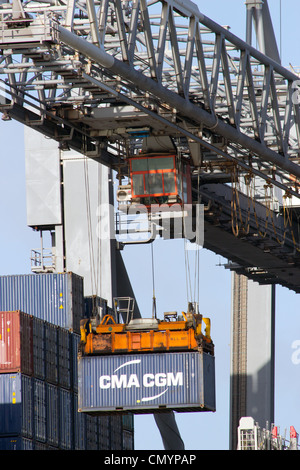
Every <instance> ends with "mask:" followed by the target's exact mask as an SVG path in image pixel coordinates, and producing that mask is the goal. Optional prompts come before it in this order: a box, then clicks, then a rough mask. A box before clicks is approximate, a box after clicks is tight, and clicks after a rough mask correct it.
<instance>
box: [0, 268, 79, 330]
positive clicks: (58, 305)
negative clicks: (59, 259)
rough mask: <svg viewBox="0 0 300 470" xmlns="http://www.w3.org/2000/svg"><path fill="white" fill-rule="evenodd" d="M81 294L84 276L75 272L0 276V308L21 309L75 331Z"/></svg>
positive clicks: (3, 309) (1, 309) (6, 309)
mask: <svg viewBox="0 0 300 470" xmlns="http://www.w3.org/2000/svg"><path fill="white" fill-rule="evenodd" d="M83 298H84V297H83V278H82V277H81V276H78V275H76V274H74V273H48V274H20V275H10V276H0V311H13V310H21V311H23V312H25V313H28V314H30V315H33V316H35V317H37V318H40V319H42V320H45V321H48V322H49V323H53V324H55V325H57V326H60V327H62V328H66V329H68V330H72V331H75V332H77V333H79V332H80V319H81V318H82V317H83V315H84V301H83Z"/></svg>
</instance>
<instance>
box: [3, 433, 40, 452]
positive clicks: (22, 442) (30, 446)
mask: <svg viewBox="0 0 300 470" xmlns="http://www.w3.org/2000/svg"><path fill="white" fill-rule="evenodd" d="M0 450H34V441H33V440H32V439H27V438H25V437H14V436H12V437H1V436H0Z"/></svg>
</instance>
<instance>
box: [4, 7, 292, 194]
mask: <svg viewBox="0 0 300 470" xmlns="http://www.w3.org/2000/svg"><path fill="white" fill-rule="evenodd" d="M0 23H1V29H0V49H2V55H1V56H0V80H1V82H0V85H1V94H2V98H1V100H2V105H1V111H2V112H3V113H4V117H7V116H10V117H13V118H15V119H18V120H20V121H21V122H23V123H24V124H26V125H30V126H33V127H35V128H36V129H37V130H39V131H40V132H43V133H44V134H45V135H48V136H51V137H52V138H55V139H56V140H58V141H59V142H60V143H61V145H62V146H63V145H67V144H68V145H69V146H70V147H73V148H75V149H76V150H78V151H80V152H83V153H85V154H87V155H91V156H94V157H97V156H100V154H101V156H102V159H103V160H106V162H107V163H108V164H109V165H112V166H113V165H114V164H116V162H117V160H118V159H117V158H115V155H116V152H114V151H113V150H112V151H110V149H111V145H112V144H114V143H115V142H119V143H120V148H119V150H118V158H119V157H120V156H121V158H122V156H123V155H125V152H126V148H127V150H128V145H131V147H130V148H131V149H132V146H133V147H134V146H136V145H137V143H138V139H137V137H138V136H139V135H141V133H143V132H144V133H150V134H151V135H157V136H159V135H170V136H171V137H172V138H173V139H174V141H176V143H177V145H178V146H179V147H180V148H181V149H183V151H186V152H187V153H188V154H189V155H191V157H192V162H193V164H194V168H199V167H201V168H202V169H203V168H205V171H211V170H212V169H213V170H214V171H216V169H219V170H220V169H221V171H223V169H224V166H222V165H223V164H224V162H226V161H227V162H228V161H231V162H234V163H235V164H238V165H239V167H240V170H241V171H245V172H249V171H254V172H255V174H256V175H260V176H262V177H263V178H268V179H270V180H271V181H272V182H273V183H274V184H276V185H279V186H280V187H281V188H283V189H285V190H287V189H289V190H290V191H291V192H292V193H293V194H296V192H297V191H294V189H295V187H292V186H291V185H290V176H291V175H293V176H294V177H296V178H299V177H300V167H299V165H298V159H299V148H300V147H299V136H300V132H299V130H300V128H299V125H300V118H299V116H300V115H299V104H298V94H297V84H298V83H297V80H298V77H297V75H295V74H294V73H292V72H291V71H288V70H287V69H285V68H283V67H282V66H281V65H279V64H277V63H276V62H274V61H272V60H271V59H269V58H268V57H266V56H264V55H262V54H261V53H259V52H258V51H256V50H255V49H254V48H252V47H250V46H249V45H247V44H246V43H245V42H243V41H242V40H241V39H239V38H237V37H236V36H234V35H233V34H231V33H230V32H229V30H228V29H226V28H223V27H221V26H219V25H217V24H216V23H214V22H213V21H212V20H210V19H209V18H207V17H205V16H204V15H202V14H201V13H200V12H199V10H198V7H197V6H196V5H195V4H193V3H192V2H190V1H187V0H185V1H183V0H151V1H147V0H132V1H127V0H126V1H125V0H99V1H95V0H82V1H75V0H49V1H46V0H42V1H40V2H35V1H27V2H23V3H22V4H21V2H20V0H13V2H12V3H2V4H1V5H0ZM128 143H129V144H128ZM199 144H200V145H199Z"/></svg>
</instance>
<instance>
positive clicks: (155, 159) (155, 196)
mask: <svg viewBox="0 0 300 470" xmlns="http://www.w3.org/2000/svg"><path fill="white" fill-rule="evenodd" d="M129 164H130V179H131V201H132V202H133V203H134V202H137V203H140V204H144V205H145V206H147V207H149V206H150V205H151V204H168V205H171V204H174V203H179V204H181V205H183V204H191V202H192V197H191V176H190V166H189V163H188V162H187V161H185V160H184V159H179V158H178V156H176V155H162V156H159V155H155V156H149V155H146V156H145V155H143V156H138V157H131V158H130V160H129Z"/></svg>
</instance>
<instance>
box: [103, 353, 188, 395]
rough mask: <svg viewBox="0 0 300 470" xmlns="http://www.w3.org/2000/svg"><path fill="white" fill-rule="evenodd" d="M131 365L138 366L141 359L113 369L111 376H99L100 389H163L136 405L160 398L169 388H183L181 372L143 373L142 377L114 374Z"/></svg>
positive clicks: (133, 374) (132, 374)
mask: <svg viewBox="0 0 300 470" xmlns="http://www.w3.org/2000/svg"><path fill="white" fill-rule="evenodd" d="M133 364H136V365H140V364H141V359H135V360H132V361H127V362H125V363H124V364H122V365H121V366H120V367H118V368H117V369H115V370H114V374H112V375H101V376H100V378H99V387H100V389H101V390H108V389H122V388H123V389H130V388H132V387H136V388H143V387H144V388H146V389H151V388H152V387H156V388H164V389H163V390H161V391H159V393H157V394H155V395H151V396H150V397H143V398H141V399H140V400H137V403H140V402H147V401H151V400H155V399H157V398H159V397H161V396H162V395H164V394H165V393H166V392H167V391H168V389H169V387H180V386H183V372H176V373H174V372H156V373H155V374H154V373H145V374H143V375H142V376H138V374H135V373H131V374H126V373H125V374H121V375H119V374H116V372H117V371H119V370H120V369H122V368H123V367H127V366H129V365H133Z"/></svg>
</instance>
